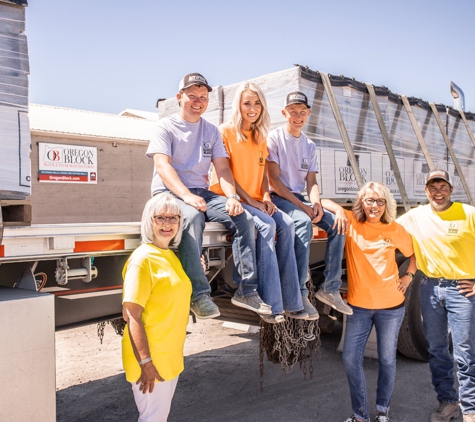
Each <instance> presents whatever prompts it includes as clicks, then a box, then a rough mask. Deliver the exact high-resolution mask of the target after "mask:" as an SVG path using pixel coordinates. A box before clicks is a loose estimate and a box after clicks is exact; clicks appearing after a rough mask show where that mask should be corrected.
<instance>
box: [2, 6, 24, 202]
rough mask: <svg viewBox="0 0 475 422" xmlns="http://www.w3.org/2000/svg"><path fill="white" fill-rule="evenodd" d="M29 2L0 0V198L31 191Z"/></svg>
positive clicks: (9, 197) (22, 195)
mask: <svg viewBox="0 0 475 422" xmlns="http://www.w3.org/2000/svg"><path fill="white" fill-rule="evenodd" d="M24 5H26V1H3V0H0V199H25V198H26V196H27V195H29V194H30V190H31V189H30V186H31V183H30V179H31V169H30V157H29V154H30V150H31V139H30V128H29V122H28V75H29V72H30V69H29V61H28V46H27V40H26V36H25V34H24V31H25V7H24Z"/></svg>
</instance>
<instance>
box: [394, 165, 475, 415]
mask: <svg viewBox="0 0 475 422" xmlns="http://www.w3.org/2000/svg"><path fill="white" fill-rule="evenodd" d="M452 191H453V187H452V184H451V183H450V179H449V174H448V173H447V172H446V171H445V170H432V171H431V172H429V173H428V174H427V176H426V187H425V192H426V195H427V198H428V199H429V204H427V205H421V206H419V207H417V208H415V209H412V210H411V211H409V212H408V213H406V214H404V215H403V216H401V217H400V218H399V219H398V222H399V223H400V224H401V225H402V226H403V227H404V228H405V229H406V230H407V231H408V232H409V233H410V234H411V236H412V239H413V243H414V252H415V255H416V259H417V267H418V268H419V269H420V270H421V271H422V272H423V274H424V276H423V279H422V281H421V285H420V292H419V295H420V301H421V311H422V317H423V327H424V333H425V336H426V338H427V343H428V351H429V365H430V369H431V373H432V384H433V385H434V388H435V391H436V392H437V400H438V401H439V407H438V409H437V410H436V411H435V412H433V413H432V414H431V418H430V420H431V422H448V421H450V420H451V419H452V418H454V417H456V416H457V415H458V413H459V400H460V407H461V408H462V412H463V420H464V422H475V259H474V258H475V257H474V253H475V207H472V206H470V205H466V204H462V203H459V202H452V200H451V196H452ZM449 328H450V332H451V334H452V343H453V349H454V350H453V358H452V356H451V354H450V350H449V335H448V332H449ZM454 360H455V362H456V363H457V368H458V373H457V375H458V383H459V392H458V393H457V390H456V386H455V376H454V363H453V361H454Z"/></svg>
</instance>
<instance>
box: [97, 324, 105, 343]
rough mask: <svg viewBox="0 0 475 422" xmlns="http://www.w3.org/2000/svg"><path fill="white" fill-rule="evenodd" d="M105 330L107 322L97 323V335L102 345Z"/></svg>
mask: <svg viewBox="0 0 475 422" xmlns="http://www.w3.org/2000/svg"><path fill="white" fill-rule="evenodd" d="M104 328H106V322H105V321H102V322H98V323H97V335H98V337H99V340H100V341H101V344H102V339H103V338H104Z"/></svg>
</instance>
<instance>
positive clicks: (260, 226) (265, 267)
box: [242, 204, 303, 315]
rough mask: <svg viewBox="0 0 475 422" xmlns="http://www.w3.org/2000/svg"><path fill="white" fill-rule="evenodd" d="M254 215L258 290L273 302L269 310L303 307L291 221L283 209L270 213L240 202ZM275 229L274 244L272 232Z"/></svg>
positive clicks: (263, 298) (292, 223)
mask: <svg viewBox="0 0 475 422" xmlns="http://www.w3.org/2000/svg"><path fill="white" fill-rule="evenodd" d="M242 206H243V207H244V209H245V210H246V211H248V212H249V214H251V215H252V216H253V218H254V224H255V226H256V229H257V241H256V260H257V278H258V283H257V291H258V292H259V296H260V297H261V299H262V300H263V301H264V302H265V303H267V304H268V305H270V306H272V314H274V315H275V314H281V313H282V311H284V310H285V311H300V310H301V309H303V303H302V296H301V294H300V285H299V279H298V273H297V263H296V261H295V254H294V249H293V248H292V245H293V244H294V222H293V221H292V219H291V218H290V217H289V216H288V215H287V214H285V213H283V212H281V211H277V212H275V213H274V215H273V216H272V217H271V216H270V215H268V214H266V213H264V212H262V211H260V210H258V209H257V208H254V207H251V206H250V205H248V204H242ZM276 231H277V244H276V242H275V234H276Z"/></svg>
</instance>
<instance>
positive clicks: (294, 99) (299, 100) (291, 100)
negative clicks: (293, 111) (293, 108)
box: [284, 91, 310, 108]
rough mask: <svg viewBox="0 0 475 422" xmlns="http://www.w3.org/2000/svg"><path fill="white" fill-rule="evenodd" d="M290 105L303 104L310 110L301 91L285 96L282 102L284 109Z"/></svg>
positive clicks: (306, 99)
mask: <svg viewBox="0 0 475 422" xmlns="http://www.w3.org/2000/svg"><path fill="white" fill-rule="evenodd" d="M291 104H304V105H306V106H307V108H310V106H309V105H308V98H307V96H306V95H305V94H304V93H303V92H301V91H293V92H291V93H290V94H287V97H285V101H284V108H285V107H287V106H289V105H291Z"/></svg>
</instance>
